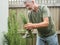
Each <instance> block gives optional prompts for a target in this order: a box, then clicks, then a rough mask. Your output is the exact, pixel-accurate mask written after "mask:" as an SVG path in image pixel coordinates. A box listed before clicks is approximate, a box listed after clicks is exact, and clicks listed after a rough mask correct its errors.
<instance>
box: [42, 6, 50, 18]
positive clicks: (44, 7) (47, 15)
mask: <svg viewBox="0 0 60 45" xmlns="http://www.w3.org/2000/svg"><path fill="white" fill-rule="evenodd" d="M42 10H43V18H45V17H49V16H50V11H49V9H48V7H47V6H43V9H42Z"/></svg>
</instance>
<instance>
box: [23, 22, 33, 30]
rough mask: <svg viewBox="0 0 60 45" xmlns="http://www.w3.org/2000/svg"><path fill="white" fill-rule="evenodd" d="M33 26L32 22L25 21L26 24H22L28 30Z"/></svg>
mask: <svg viewBox="0 0 60 45" xmlns="http://www.w3.org/2000/svg"><path fill="white" fill-rule="evenodd" d="M33 26H34V25H33V24H32V23H27V24H25V25H24V28H25V29H28V30H31V29H33Z"/></svg>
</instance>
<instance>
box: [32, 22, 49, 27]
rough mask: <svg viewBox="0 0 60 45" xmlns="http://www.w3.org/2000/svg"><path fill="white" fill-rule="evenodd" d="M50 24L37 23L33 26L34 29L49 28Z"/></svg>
mask: <svg viewBox="0 0 60 45" xmlns="http://www.w3.org/2000/svg"><path fill="white" fill-rule="evenodd" d="M48 25H49V23H48V22H41V23H35V24H33V28H42V27H48Z"/></svg>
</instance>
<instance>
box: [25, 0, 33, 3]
mask: <svg viewBox="0 0 60 45" xmlns="http://www.w3.org/2000/svg"><path fill="white" fill-rule="evenodd" d="M32 1H33V0H25V1H24V3H26V2H32Z"/></svg>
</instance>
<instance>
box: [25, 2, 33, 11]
mask: <svg viewBox="0 0 60 45" xmlns="http://www.w3.org/2000/svg"><path fill="white" fill-rule="evenodd" d="M25 6H26V8H27V9H28V10H34V4H33V3H32V2H26V3H25Z"/></svg>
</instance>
